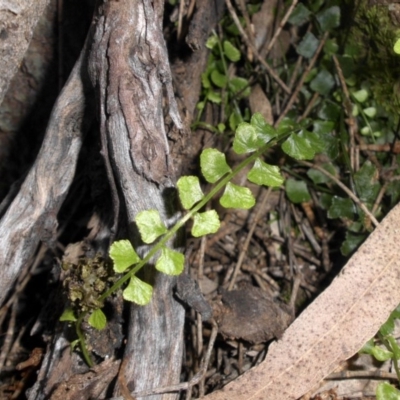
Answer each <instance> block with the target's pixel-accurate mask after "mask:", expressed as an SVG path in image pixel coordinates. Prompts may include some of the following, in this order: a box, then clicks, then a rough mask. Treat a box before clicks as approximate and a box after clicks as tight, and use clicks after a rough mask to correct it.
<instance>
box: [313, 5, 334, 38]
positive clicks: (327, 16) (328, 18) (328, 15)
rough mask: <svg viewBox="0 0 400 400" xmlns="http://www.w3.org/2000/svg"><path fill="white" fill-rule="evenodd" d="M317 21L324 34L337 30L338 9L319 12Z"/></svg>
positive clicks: (332, 8) (330, 8)
mask: <svg viewBox="0 0 400 400" xmlns="http://www.w3.org/2000/svg"><path fill="white" fill-rule="evenodd" d="M317 21H318V22H319V25H320V26H321V29H322V30H323V31H324V32H326V31H330V30H331V29H333V28H337V27H338V26H339V25H340V8H339V7H338V6H333V7H329V8H327V9H326V10H323V11H321V12H319V13H318V14H317Z"/></svg>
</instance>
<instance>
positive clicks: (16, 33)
mask: <svg viewBox="0 0 400 400" xmlns="http://www.w3.org/2000/svg"><path fill="white" fill-rule="evenodd" d="M48 3H49V0H37V1H24V0H8V1H6V0H2V1H0V39H1V40H0V71H1V75H0V104H1V103H2V101H3V98H4V95H5V93H6V92H7V89H8V85H9V84H10V81H11V79H12V78H13V77H14V75H15V73H16V72H17V70H18V68H19V66H20V64H21V61H22V59H23V57H24V55H25V52H26V50H27V49H28V46H29V43H30V41H31V39H32V35H33V30H34V28H35V26H36V23H37V22H38V20H39V18H40V17H41V15H42V14H43V11H44V9H45V7H46V6H47V4H48Z"/></svg>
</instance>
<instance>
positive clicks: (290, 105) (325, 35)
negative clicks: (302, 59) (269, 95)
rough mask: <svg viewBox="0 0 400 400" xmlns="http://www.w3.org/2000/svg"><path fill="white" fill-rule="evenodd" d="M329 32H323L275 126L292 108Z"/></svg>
mask: <svg viewBox="0 0 400 400" xmlns="http://www.w3.org/2000/svg"><path fill="white" fill-rule="evenodd" d="M328 35H329V33H328V32H325V34H324V36H323V37H322V39H321V41H320V43H319V45H318V48H317V50H316V52H315V54H314V56H313V58H312V59H311V61H310V63H309V64H308V66H307V68H306V69H305V71H304V73H303V75H302V76H301V78H300V81H299V83H298V84H297V87H296V89H295V90H294V92H293V93H292V95H291V96H290V99H289V101H288V103H287V105H286V107H285V109H284V110H283V113H282V114H281V115H280V116H279V118H278V120H277V121H276V122H275V126H278V125H279V123H280V122H281V121H282V119H283V118H284V117H285V116H286V114H287V113H288V112H289V110H290V109H291V108H292V106H293V104H294V102H295V101H296V99H297V96H298V94H299V92H300V90H301V88H302V87H303V84H304V81H305V80H306V78H307V76H308V74H309V73H310V71H311V70H312V68H313V67H314V65H315V63H316V61H317V58H318V56H319V53H320V52H321V50H322V48H323V47H324V44H325V41H326V39H327V38H328Z"/></svg>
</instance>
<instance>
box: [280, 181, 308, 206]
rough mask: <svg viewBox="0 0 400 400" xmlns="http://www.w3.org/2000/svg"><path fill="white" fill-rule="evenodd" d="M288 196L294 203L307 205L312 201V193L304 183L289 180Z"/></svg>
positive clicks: (287, 184) (287, 186) (287, 185)
mask: <svg viewBox="0 0 400 400" xmlns="http://www.w3.org/2000/svg"><path fill="white" fill-rule="evenodd" d="M285 188H286V195H287V197H288V198H289V200H290V201H291V202H292V203H295V204H296V203H305V202H307V201H310V200H311V195H310V192H309V191H308V188H307V185H306V183H305V182H304V181H297V180H295V179H292V178H289V179H287V180H286V184H285Z"/></svg>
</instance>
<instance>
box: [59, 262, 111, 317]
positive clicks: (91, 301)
mask: <svg viewBox="0 0 400 400" xmlns="http://www.w3.org/2000/svg"><path fill="white" fill-rule="evenodd" d="M62 268H63V270H64V271H65V275H66V276H65V279H64V283H63V285H64V288H65V290H66V292H67V297H68V299H69V300H70V301H71V303H72V304H74V305H75V306H76V307H77V308H78V309H79V310H81V311H83V312H84V311H87V310H89V309H93V308H101V307H102V306H103V304H100V303H99V301H98V298H99V297H100V295H101V294H103V292H104V291H105V290H106V289H107V288H109V287H110V284H112V283H113V282H114V281H115V278H114V272H113V269H112V265H111V263H110V262H108V261H107V260H104V258H102V257H101V256H96V257H94V258H92V259H90V258H86V257H82V258H79V262H78V264H72V263H63V265H62Z"/></svg>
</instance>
